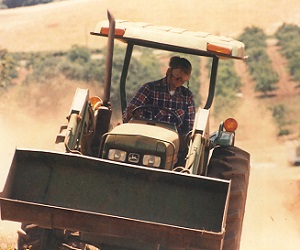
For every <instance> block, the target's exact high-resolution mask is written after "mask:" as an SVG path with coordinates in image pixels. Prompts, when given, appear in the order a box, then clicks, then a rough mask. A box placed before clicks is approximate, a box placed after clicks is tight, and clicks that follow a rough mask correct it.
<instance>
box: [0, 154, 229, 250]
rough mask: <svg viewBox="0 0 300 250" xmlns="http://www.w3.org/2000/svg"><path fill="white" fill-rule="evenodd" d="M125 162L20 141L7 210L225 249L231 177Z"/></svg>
mask: <svg viewBox="0 0 300 250" xmlns="http://www.w3.org/2000/svg"><path fill="white" fill-rule="evenodd" d="M125 166H126V167H124V164H122V163H116V162H112V161H107V160H103V159H97V158H91V157H87V156H81V155H73V154H65V153H56V152H51V151H34V150H27V149H17V150H16V152H15V155H14V158H13V161H12V166H11V168H10V172H9V175H8V177H7V181H6V184H5V187H4V189H3V192H2V193H1V217H2V219H3V220H13V221H20V222H29V223H35V224H38V225H39V226H41V227H44V228H58V229H69V230H74V231H81V232H87V233H93V234H99V235H100V234H101V235H108V236H111V237H115V238H124V239H126V238H127V239H135V238H139V239H141V240H142V241H145V242H151V243H157V244H163V245H166V246H172V245H174V244H175V245H176V246H181V247H191V246H197V247H199V249H200V247H203V248H205V247H208V248H209V249H220V247H221V245H222V241H223V237H224V228H225V225H224V224H225V221H226V218H225V217H226V210H227V207H228V196H229V189H230V181H225V180H219V179H214V178H208V177H201V176H195V175H188V174H182V173H177V172H170V171H165V170H159V169H151V168H146V167H140V166H133V165H129V164H127V165H125ZM87 190H89V191H88V192H87Z"/></svg>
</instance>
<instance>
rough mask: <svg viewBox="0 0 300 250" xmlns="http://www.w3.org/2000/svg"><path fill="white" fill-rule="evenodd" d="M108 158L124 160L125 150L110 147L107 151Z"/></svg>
mask: <svg viewBox="0 0 300 250" xmlns="http://www.w3.org/2000/svg"><path fill="white" fill-rule="evenodd" d="M108 159H110V160H114V161H125V159H126V152H125V151H122V150H118V149H110V150H109V151H108Z"/></svg>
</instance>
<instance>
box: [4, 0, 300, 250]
mask: <svg viewBox="0 0 300 250" xmlns="http://www.w3.org/2000/svg"><path fill="white" fill-rule="evenodd" d="M107 9H110V10H111V11H112V13H113V14H114V16H115V17H116V18H120V19H129V20H133V21H143V22H150V23H154V24H158V25H172V26H179V27H184V28H188V29H191V30H201V31H207V32H211V33H216V34H222V35H226V36H237V35H239V34H240V33H241V32H242V31H243V29H244V28H245V27H248V26H252V25H255V26H259V27H261V28H263V29H264V30H265V31H266V32H267V34H269V35H272V34H273V32H274V31H275V30H276V29H277V28H278V27H279V26H280V25H281V24H282V23H283V22H287V23H295V24H298V25H300V12H299V9H300V1H298V0H285V1H283V0H264V1H261V0H260V1H258V0H248V1H240V0H226V1H223V0H212V1H211V0H210V1H209V0H203V1H199V0H187V1H176V3H174V1H171V0H165V1H158V0H152V1H145V0H129V1H120V0H106V1H101V0H69V1H60V2H55V3H51V4H46V5H40V6H33V7H26V8H18V9H13V10H1V11H0V31H1V34H5V35H2V37H1V39H0V48H6V49H8V50H9V51H40V50H66V49H68V48H70V47H71V46H72V45H73V44H81V45H86V46H89V47H93V48H94V47H97V48H98V47H99V45H100V46H101V45H105V43H106V40H105V39H99V38H95V37H91V36H90V35H89V31H91V30H93V29H94V27H95V25H96V23H97V22H98V21H99V20H101V19H106V10H107ZM268 54H269V55H270V58H271V60H272V62H273V65H274V69H275V70H276V72H277V73H278V74H279V76H280V82H279V87H280V88H279V90H278V91H277V93H276V94H277V96H276V97H275V98H273V99H271V100H270V101H272V102H279V101H281V100H283V99H284V98H285V99H290V100H291V101H292V100H296V99H297V98H299V88H296V85H297V83H295V82H293V81H292V80H291V77H290V76H289V74H288V73H287V71H286V67H285V66H286V60H285V58H282V56H280V54H279V53H278V47H277V46H276V45H275V44H274V43H269V44H268ZM250 56H251V55H250ZM235 68H236V71H237V73H238V75H239V76H240V77H241V81H242V82H243V83H244V86H243V89H242V93H243V99H242V103H241V106H240V107H239V109H238V112H237V114H236V118H237V120H238V121H239V128H238V131H237V142H236V144H237V146H239V147H241V148H243V149H245V150H247V151H248V152H250V154H251V166H252V170H251V177H250V186H249V194H248V200H247V207H246V215H245V223H244V229H243V238H242V247H241V250H252V249H258V250H265V249H272V250H273V249H275V250H277V249H278V250H281V249H289V250H297V249H299V246H300V212H299V211H300V199H299V198H300V169H299V168H291V167H289V165H288V157H289V154H290V145H292V146H293V142H289V143H286V142H282V141H279V140H278V139H277V137H276V128H275V126H274V124H273V121H272V117H271V115H270V113H269V112H268V111H267V109H266V107H265V106H264V105H263V104H262V100H260V99H259V98H257V96H256V94H255V93H254V91H253V86H254V82H253V81H252V80H251V77H250V76H249V74H248V72H247V67H246V64H245V63H244V62H237V63H236V64H235ZM63 83H64V84H57V85H50V84H49V85H43V86H42V87H40V88H37V87H35V86H31V85H28V86H27V89H26V90H24V88H15V89H12V90H10V91H9V92H7V93H6V94H5V95H3V96H2V97H1V98H2V99H1V101H2V102H1V103H0V114H1V115H0V128H1V129H0V138H1V139H2V141H5V143H2V144H1V146H0V152H1V153H0V154H1V158H2V161H1V166H0V167H1V174H0V182H1V183H0V184H2V183H3V181H4V179H3V178H4V176H5V171H6V170H7V166H8V165H9V161H10V157H11V155H12V152H13V150H14V147H15V146H18V147H31V148H47V149H52V145H53V141H54V139H55V135H56V133H57V131H58V128H59V126H60V125H61V123H62V122H63V121H64V118H65V115H66V112H68V108H69V105H70V102H71V98H72V95H73V93H74V90H75V88H76V87H77V86H74V85H72V83H71V82H69V81H64V82H63ZM62 85H63V86H62ZM81 87H84V85H81ZM62 90H63V91H62ZM65 90H66V91H65ZM22 91H23V92H22ZM37 97H39V98H37ZM17 100H23V105H22V106H19V105H17V104H16V101H17ZM52 100H55V102H53V104H52V108H51V109H45V108H44V109H43V107H44V104H45V103H47V104H48V103H49V102H50V101H52ZM294 103H296V105H299V102H296V101H294V102H293V103H292V102H291V103H290V105H292V104H294ZM30 107H37V108H35V109H32V110H30V109H29V108H30ZM37 111H39V112H37ZM212 125H213V124H212ZM33 131H34V133H33ZM17 225H18V224H14V223H10V222H1V221H0V249H5V248H3V246H2V245H1V243H2V242H5V240H3V239H6V240H7V241H14V238H15V236H16V234H15V232H16V228H17ZM2 244H3V243H2Z"/></svg>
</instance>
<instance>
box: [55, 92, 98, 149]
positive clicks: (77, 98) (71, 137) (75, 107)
mask: <svg viewBox="0 0 300 250" xmlns="http://www.w3.org/2000/svg"><path fill="white" fill-rule="evenodd" d="M67 120H68V124H67V125H64V126H62V127H61V128H60V133H59V134H58V135H57V137H56V142H55V143H56V145H59V146H62V147H60V148H61V149H60V150H59V151H65V152H72V153H80V152H82V151H84V150H85V146H83V144H82V136H83V134H87V133H89V132H90V131H91V130H92V125H93V113H92V109H91V105H90V103H89V91H88V90H87V89H80V88H77V90H76V93H75V95H74V98H73V102H72V105H71V108H70V112H69V115H68V116H67ZM61 144H63V145H61ZM63 146H64V147H63Z"/></svg>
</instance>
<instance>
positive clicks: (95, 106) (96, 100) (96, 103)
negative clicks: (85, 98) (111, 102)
mask: <svg viewBox="0 0 300 250" xmlns="http://www.w3.org/2000/svg"><path fill="white" fill-rule="evenodd" d="M90 102H91V105H92V108H93V109H94V110H97V109H99V108H100V107H101V105H102V104H103V101H102V100H101V98H100V97H98V96H92V97H91V98H90Z"/></svg>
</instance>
